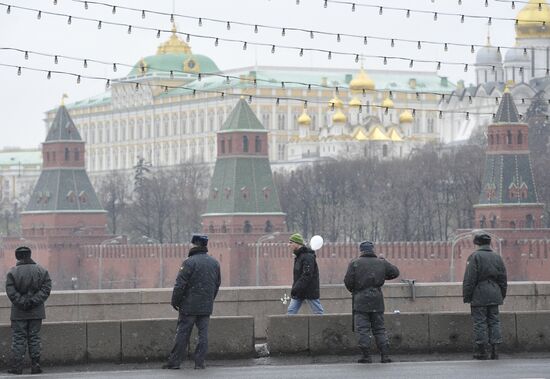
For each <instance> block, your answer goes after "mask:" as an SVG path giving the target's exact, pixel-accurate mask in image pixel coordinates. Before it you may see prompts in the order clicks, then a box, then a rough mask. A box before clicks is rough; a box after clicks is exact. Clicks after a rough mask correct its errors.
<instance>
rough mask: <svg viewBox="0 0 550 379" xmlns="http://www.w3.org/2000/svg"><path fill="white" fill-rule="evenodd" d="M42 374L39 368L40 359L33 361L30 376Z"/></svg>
mask: <svg viewBox="0 0 550 379" xmlns="http://www.w3.org/2000/svg"><path fill="white" fill-rule="evenodd" d="M32 374H42V367H40V359H33V360H32V362H31V375H32Z"/></svg>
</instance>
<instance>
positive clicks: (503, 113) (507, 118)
mask: <svg viewBox="0 0 550 379" xmlns="http://www.w3.org/2000/svg"><path fill="white" fill-rule="evenodd" d="M516 122H519V112H518V108H517V107H516V104H515V103H514V99H512V95H511V94H510V90H508V88H506V90H504V94H503V95H502V100H501V101H500V104H499V106H498V111H497V114H496V116H495V121H494V123H496V124H499V123H506V124H509V123H516Z"/></svg>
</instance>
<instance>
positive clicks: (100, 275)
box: [97, 236, 122, 289]
mask: <svg viewBox="0 0 550 379" xmlns="http://www.w3.org/2000/svg"><path fill="white" fill-rule="evenodd" d="M121 240H122V236H116V237H114V238H109V239H107V240H105V241H103V242H101V243H100V244H99V265H98V266H99V267H98V270H99V273H98V275H97V282H98V287H99V289H102V287H103V286H102V284H103V283H102V282H103V246H105V245H118V244H119V243H120V241H121Z"/></svg>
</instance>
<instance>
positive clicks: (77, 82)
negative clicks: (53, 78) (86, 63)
mask: <svg viewBox="0 0 550 379" xmlns="http://www.w3.org/2000/svg"><path fill="white" fill-rule="evenodd" d="M76 84H80V75H78V76H77V77H76Z"/></svg>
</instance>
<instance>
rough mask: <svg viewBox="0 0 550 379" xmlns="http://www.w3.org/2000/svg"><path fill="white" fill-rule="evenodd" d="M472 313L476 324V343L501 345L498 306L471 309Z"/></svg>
mask: <svg viewBox="0 0 550 379" xmlns="http://www.w3.org/2000/svg"><path fill="white" fill-rule="evenodd" d="M471 312H472V320H473V322H474V342H475V343H476V344H486V343H490V344H491V345H493V344H497V343H501V342H502V335H501V333H500V317H499V314H498V305H489V306H486V307H471Z"/></svg>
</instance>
